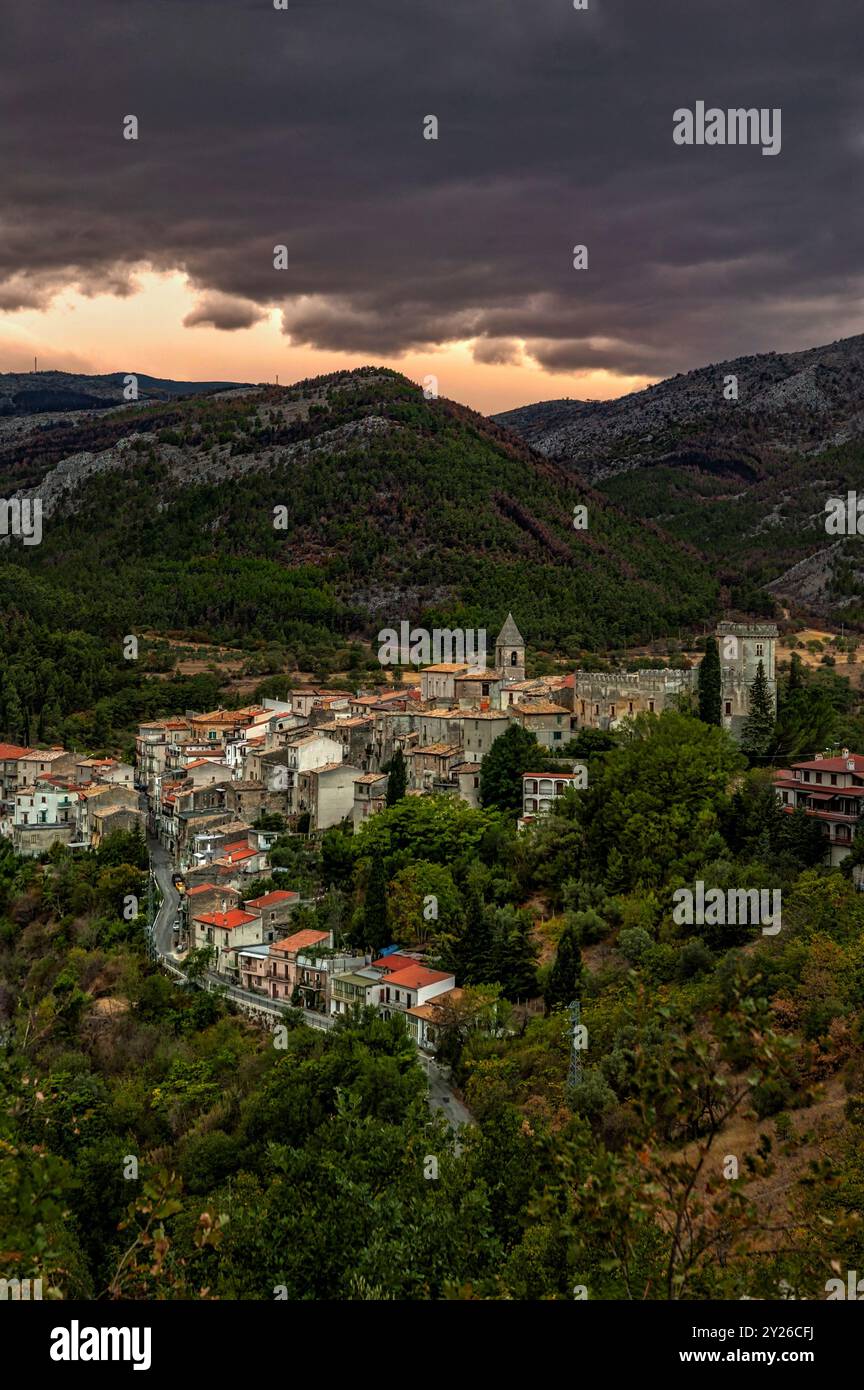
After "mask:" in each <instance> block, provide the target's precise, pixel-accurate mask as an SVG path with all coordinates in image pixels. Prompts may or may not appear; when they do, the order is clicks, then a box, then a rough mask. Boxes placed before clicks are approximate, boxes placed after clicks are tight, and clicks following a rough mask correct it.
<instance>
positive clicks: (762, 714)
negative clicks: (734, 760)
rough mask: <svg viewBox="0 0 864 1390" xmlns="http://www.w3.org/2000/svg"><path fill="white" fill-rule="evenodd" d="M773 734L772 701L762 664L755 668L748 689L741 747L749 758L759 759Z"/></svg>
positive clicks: (766, 748) (766, 749) (765, 750)
mask: <svg viewBox="0 0 864 1390" xmlns="http://www.w3.org/2000/svg"><path fill="white" fill-rule="evenodd" d="M773 734H774V700H773V698H772V695H771V691H770V689H769V687H768V677H767V676H766V675H765V667H764V666H763V664H762V662H761V661H760V662H759V665H758V666H757V667H756V679H755V680H754V682H753V684H752V685H751V687H750V712H749V714H748V716H747V722H746V723H745V725H744V732H743V734H742V736H741V747H742V748H743V749H744V752H745V753H747V754H748V756H749V757H751V758H760V757H762V756H763V755H764V754H765V753H766V752H767V751H768V746H769V744H770V742H771V739H772V737H773Z"/></svg>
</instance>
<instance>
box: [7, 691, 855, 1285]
mask: <svg viewBox="0 0 864 1390" xmlns="http://www.w3.org/2000/svg"><path fill="white" fill-rule="evenodd" d="M611 742H612V745H613V746H611V747H610V746H608V743H607V746H606V748H605V750H603V751H601V750H600V749H599V748H598V749H595V751H593V752H591V753H590V754H589V765H590V773H591V775H590V780H589V787H588V790H587V791H585V792H581V793H571V794H570V795H569V797H568V798H566V799H565V800H564V801H562V802H561V803H559V804H558V805H557V807H556V808H555V810H554V812H553V813H552V814H551V815H550V816H549V817H548V818H547V819H546V821H545V822H544V823H543V824H542V825H541V826H540V827H538V828H537V830H536V832H535V833H533V834H531V835H521V834H519V833H517V832H516V830H515V820H514V818H513V815H512V813H508V812H506V811H501V810H499V809H497V808H496V807H494V806H489V807H486V808H485V809H482V810H472V809H470V808H469V807H467V806H464V805H461V804H460V803H458V802H454V801H453V800H450V799H448V798H436V797H421V798H406V799H403V800H402V801H400V802H399V803H397V804H396V805H395V806H393V807H391V808H388V809H387V810H384V811H382V812H381V813H380V814H379V815H377V816H376V817H374V818H373V820H371V821H370V822H369V823H368V825H367V826H366V827H365V828H364V829H363V830H362V831H361V833H359V834H358V835H355V836H351V835H346V834H343V833H342V832H341V831H340V830H331V831H328V832H327V833H326V834H325V836H324V837H323V841H322V842H321V844H320V846H318V847H316V846H315V845H314V844H312V843H307V842H305V841H302V840H298V838H297V837H296V836H295V837H290V836H288V837H284V838H283V839H282V840H280V841H279V842H278V843H277V845H276V847H275V848H274V850H273V863H274V865H277V866H279V867H280V868H281V869H283V870H284V871H285V872H283V873H280V874H279V876H278V877H279V886H280V887H282V888H284V887H286V886H290V887H292V888H297V889H302V890H303V891H304V892H308V891H309V890H310V889H316V888H317V889H320V890H323V891H324V896H323V897H322V898H321V900H320V903H319V904H318V905H317V906H315V907H303V908H301V909H298V912H299V916H298V917H297V918H296V919H295V923H296V925H297V926H298V927H299V926H310V927H325V928H326V929H327V930H332V931H334V933H335V936H336V940H337V941H342V942H346V943H350V944H353V945H354V946H363V945H366V946H369V947H371V948H372V949H376V950H377V949H380V947H381V945H382V943H383V942H385V941H394V942H396V943H397V944H399V945H401V946H403V947H405V948H411V947H416V946H417V945H418V944H422V945H424V946H425V948H426V949H427V951H428V952H429V953H430V958H431V959H432V960H433V961H437V962H439V963H440V964H441V965H443V966H445V967H446V968H447V969H455V970H456V971H457V972H458V976H459V980H460V984H461V986H462V988H461V993H459V992H457V994H456V995H455V996H454V997H453V998H452V999H451V1000H450V1001H449V1003H448V1004H447V1007H446V1008H444V1009H443V1010H442V1013H441V1015H440V1018H439V1026H440V1029H441V1033H440V1043H439V1060H441V1061H445V1062H448V1063H449V1064H450V1065H451V1066H452V1068H453V1075H454V1078H455V1080H456V1083H457V1084H458V1085H459V1086H460V1087H461V1088H462V1091H463V1094H464V1097H465V1099H466V1101H467V1103H468V1105H469V1107H470V1108H471V1110H472V1112H473V1114H474V1117H475V1119H476V1122H477V1123H476V1124H474V1125H470V1126H468V1127H467V1128H466V1129H463V1130H462V1131H461V1132H460V1135H459V1141H458V1143H456V1141H455V1138H454V1135H453V1134H452V1133H451V1132H450V1131H449V1130H448V1128H447V1125H446V1124H445V1122H444V1121H443V1120H442V1119H441V1117H440V1115H438V1116H436V1115H435V1114H433V1113H430V1110H429V1108H428V1105H427V1101H426V1099H425V1079H424V1076H423V1072H422V1070H421V1068H420V1066H419V1064H418V1062H417V1060H416V1053H415V1050H414V1047H413V1044H411V1043H410V1042H409V1040H408V1038H407V1035H406V1033H405V1031H404V1029H403V1026H402V1024H401V1021H400V1020H398V1019H395V1020H390V1021H389V1022H384V1021H382V1020H381V1019H380V1017H376V1016H374V1015H373V1014H372V1013H371V1011H370V1012H367V1013H363V1012H362V1011H361V1012H359V1013H358V1014H357V1015H356V1016H355V1017H353V1018H352V1017H350V1016H346V1017H345V1018H343V1019H341V1020H339V1021H338V1022H337V1023H336V1024H335V1026H334V1027H333V1029H332V1030H331V1031H330V1032H329V1033H322V1032H319V1031H317V1030H310V1029H309V1028H308V1027H307V1026H306V1025H305V1024H304V1023H303V1022H302V1021H301V1019H300V1017H299V1016H298V1015H297V1014H295V1013H294V1012H292V1011H291V1010H290V1009H287V1010H286V1012H285V1014H284V1018H283V1024H282V1025H280V1026H278V1027H277V1028H275V1029H274V1030H273V1031H271V1030H268V1029H266V1028H261V1027H258V1026H254V1025H252V1024H251V1023H250V1022H248V1021H247V1020H245V1019H244V1018H243V1017H241V1016H238V1015H236V1014H234V1013H232V1012H231V1007H230V1005H229V1004H228V1003H226V1002H225V1001H223V1000H221V999H219V998H218V997H216V996H214V995H213V994H208V993H205V992H203V991H202V990H200V989H199V988H197V987H196V986H195V983H194V975H195V971H194V970H193V969H192V968H190V971H189V976H190V983H189V984H188V985H186V986H183V985H178V984H176V983H175V982H174V981H173V980H172V979H169V978H167V977H166V976H164V975H162V974H161V973H160V972H159V971H158V969H157V968H156V967H154V966H153V965H152V964H150V963H149V962H148V959H147V955H146V950H145V932H144V920H143V917H138V918H136V919H133V920H132V921H127V920H125V918H124V916H123V912H122V908H123V904H124V903H125V902H126V901H127V895H128V894H130V893H133V894H136V895H140V894H141V892H142V888H143V883H144V873H143V872H142V869H143V866H144V865H145V863H146V857H145V854H144V847H143V842H142V841H141V840H140V839H139V838H138V837H136V836H135V835H124V834H115V835H113V836H111V837H109V838H108V839H107V840H106V841H105V843H104V844H103V845H102V846H101V847H100V848H99V850H98V851H95V852H90V853H88V854H86V855H84V856H83V857H82V856H80V855H79V856H78V857H73V856H72V854H71V853H70V852H69V851H68V850H63V849H60V848H59V847H58V848H56V849H55V850H54V851H53V852H52V854H51V855H50V857H49V859H48V861H47V862H46V863H44V864H37V863H34V862H33V861H27V862H24V861H21V860H16V859H15V858H14V856H13V855H12V854H11V852H10V851H9V849H8V848H2V849H0V854H2V859H0V1033H2V1041H3V1054H2V1061H0V1091H2V1106H0V1114H2V1119H0V1212H2V1215H0V1252H2V1253H0V1276H8V1277H13V1276H14V1275H15V1274H16V1273H19V1274H24V1273H25V1272H29V1273H30V1274H31V1275H32V1276H34V1277H35V1276H40V1277H43V1279H44V1280H45V1281H46V1288H50V1290H51V1292H52V1294H53V1295H54V1296H61V1297H65V1298H73V1297H91V1296H102V1297H107V1298H119V1297H127V1298H152V1297H158V1298H168V1299H183V1298H192V1299H200V1298H206V1299H214V1298H215V1299H231V1298H242V1299H254V1300H261V1299H264V1300H272V1299H273V1298H277V1297H286V1296H287V1297H288V1298H292V1299H294V1298H297V1299H308V1298H323V1299H327V1298H342V1299H344V1298H349V1299H374V1298H382V1297H383V1298H408V1299H440V1298H458V1299H466V1298H481V1299H482V1298H491V1299H501V1298H506V1299H509V1298H517V1299H555V1300H561V1299H564V1300H567V1299H572V1298H574V1297H577V1298H578V1297H584V1296H587V1297H589V1298H591V1299H597V1298H609V1299H617V1300H632V1299H640V1300H641V1299H660V1300H667V1299H678V1298H691V1299H697V1300H698V1299H706V1298H712V1297H721V1298H730V1299H737V1298H741V1297H744V1296H745V1295H746V1296H747V1297H751V1298H776V1297H778V1296H779V1291H780V1289H781V1287H782V1286H783V1284H784V1281H785V1286H786V1287H787V1288H788V1289H789V1290H790V1291H791V1296H794V1297H796V1298H820V1297H824V1296H825V1292H824V1291H825V1286H826V1279H828V1278H830V1277H832V1275H833V1273H834V1271H835V1269H836V1268H837V1267H839V1268H842V1269H843V1270H845V1269H854V1268H860V1265H861V1261H862V1259H864V1232H862V1228H861V1223H860V1214H859V1213H860V1207H861V1180H860V1161H859V1160H860V1145H861V1142H862V1120H864V1039H862V1034H861V1026H860V1011H861V1006H862V988H864V983H862V982H864V956H862V946H861V942H862V926H864V922H862V913H864V906H862V901H861V896H860V894H858V893H857V892H856V891H855V890H854V888H853V886H852V884H851V882H850V880H849V878H848V877H847V876H846V875H845V874H844V873H843V872H841V871H839V870H836V869H834V870H828V869H824V868H821V867H819V866H818V860H819V857H820V856H821V845H820V843H819V836H818V833H815V835H814V828H813V826H812V825H811V824H810V823H809V822H808V821H807V819H806V817H804V816H803V814H799V815H796V816H784V815H783V814H782V812H781V811H780V810H779V808H778V806H777V804H776V802H775V799H774V794H773V791H772V789H771V787H770V785H769V784H768V782H767V781H766V776H765V774H764V773H762V772H760V771H759V770H754V771H751V772H749V773H747V772H744V771H743V760H742V757H741V754H740V752H739V751H738V750H737V749H736V748H735V746H734V745H733V744H732V742H731V741H730V740H729V738H728V736H727V735H726V734H725V733H723V732H722V731H721V730H719V729H716V728H711V727H708V726H706V725H704V724H702V723H701V722H700V721H698V720H696V719H693V718H690V717H688V716H686V715H683V714H668V715H664V716H662V717H661V718H660V719H654V718H644V719H641V720H639V721H638V723H637V725H636V726H635V727H634V728H633V729H632V730H630V731H628V732H627V733H625V734H622V735H620V736H618V737H617V738H616V739H614V740H612V741H611ZM661 789H662V790H661ZM698 879H703V880H705V881H707V882H709V883H712V884H717V885H720V886H726V885H739V884H742V883H745V884H753V885H757V886H761V887H765V888H767V889H770V890H772V891H774V890H777V891H779V892H780V893H781V894H782V902H783V909H782V930H780V931H779V932H778V933H776V934H774V935H764V934H762V933H761V932H760V930H759V927H758V925H753V924H741V923H738V924H736V923H734V922H733V923H730V924H719V925H717V924H715V925H712V924H709V923H706V924H704V925H699V924H696V925H690V926H682V925H677V924H676V920H675V917H674V916H673V912H672V903H673V894H674V893H675V892H676V890H677V889H678V888H680V887H681V886H682V885H692V884H693V883H694V882H695V881H696V880H698ZM272 882H273V881H272V880H270V881H269V883H268V881H265V882H263V883H261V884H258V885H256V891H259V889H264V888H267V887H268V886H271V885H272ZM429 893H433V894H434V895H435V897H436V899H437V902H438V904H439V908H440V911H439V915H438V918H437V919H435V920H434V922H432V923H431V924H430V923H427V922H426V920H425V918H424V915H423V912H422V910H421V909H422V905H423V903H424V901H425V895H427V894H429ZM142 901H143V899H142ZM574 996H575V997H579V998H581V1002H582V1023H583V1025H584V1026H585V1027H586V1028H587V1034H586V1038H585V1042H584V1046H583V1048H582V1049H581V1050H580V1058H581V1066H580V1072H579V1075H578V1076H577V1078H576V1084H575V1086H568V1063H569V1057H570V1020H569V1014H568V1005H569V1002H570V1000H571V999H572V998H573V997H574ZM529 1001H533V1003H531V1004H530V1007H529ZM541 1001H542V1002H541ZM544 1007H545V1012H544ZM730 1160H734V1162H730ZM580 1291H581V1292H580Z"/></svg>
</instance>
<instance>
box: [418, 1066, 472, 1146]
mask: <svg viewBox="0 0 864 1390" xmlns="http://www.w3.org/2000/svg"><path fill="white" fill-rule="evenodd" d="M420 1063H421V1065H422V1067H423V1070H424V1071H425V1073H426V1076H427V1079H428V1082H429V1109H430V1110H440V1111H441V1113H442V1114H443V1115H446V1116H447V1119H448V1120H449V1121H450V1125H451V1127H452V1128H453V1129H458V1128H459V1126H460V1125H473V1124H474V1123H475V1121H474V1116H473V1115H472V1114H471V1111H470V1110H468V1109H467V1107H466V1106H464V1105H463V1104H462V1102H461V1100H459V1098H458V1096H457V1095H456V1094H455V1092H454V1091H453V1090H452V1089H451V1087H450V1085H449V1082H448V1080H447V1072H448V1068H446V1067H441V1066H439V1065H438V1063H437V1062H436V1061H435V1060H434V1058H432V1057H426V1056H424V1055H423V1053H420Z"/></svg>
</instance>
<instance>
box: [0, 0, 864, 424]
mask: <svg viewBox="0 0 864 1390" xmlns="http://www.w3.org/2000/svg"><path fill="white" fill-rule="evenodd" d="M588 3H589V8H588V10H587V11H577V10H574V9H573V6H572V0H288V8H287V10H284V11H283V10H276V9H274V7H273V3H272V0H146V3H133V2H132V0H125V2H124V0H80V3H77V4H65V5H50V6H45V5H40V4H36V3H32V0H31V3H25V0H10V3H9V4H8V5H7V6H5V7H4V15H3V22H2V57H0V67H2V72H3V81H2V83H0V189H2V198H0V369H5V370H12V369H18V370H22V369H27V368H29V366H30V365H32V357H33V355H34V353H38V354H39V356H40V359H41V360H40V366H46V367H47V366H56V367H66V368H68V369H77V368H82V367H83V368H95V369H98V370H106V371H107V370H118V369H123V370H134V369H138V370H140V371H147V372H151V373H154V374H159V375H175V376H195V377H201V378H207V377H213V376H227V377H232V378H235V379H250V380H260V379H272V378H273V377H274V376H275V374H276V373H279V378H280V381H283V382H284V381H288V380H292V379H296V378H298V377H302V376H305V375H310V374H314V373H317V372H319V371H324V370H332V369H333V368H334V367H337V366H340V365H343V364H345V365H350V366H354V365H358V364H360V363H364V362H386V363H388V364H390V365H393V366H396V367H399V368H401V369H402V370H405V371H406V372H407V373H408V374H409V375H411V376H413V377H415V378H416V379H419V378H420V377H421V376H422V375H424V374H425V373H427V372H432V373H435V374H436V375H438V377H439V381H440V390H441V392H442V394H444V395H448V396H453V397H455V398H457V399H461V400H465V401H467V402H468V403H469V404H472V405H475V406H477V407H478V408H480V409H487V410H493V409H503V408H506V407H507V406H511V405H518V404H523V403H525V402H527V401H530V400H536V399H544V398H549V397H555V396H565V395H570V396H609V395H619V394H621V393H622V392H624V391H627V390H631V389H633V388H634V387H638V386H641V385H644V384H645V383H646V382H648V381H650V380H655V379H657V378H658V377H662V376H667V375H669V374H671V373H674V372H676V371H684V370H687V369H688V368H689V367H694V366H700V365H704V364H705V363H706V362H711V361H719V360H721V359H723V358H725V357H730V356H735V355H737V354H741V353H747V352H758V351H767V350H770V349H777V350H780V351H782V350H784V349H791V348H800V347H807V346H813V345H815V344H817V343H821V342H827V341H831V340H832V339H834V338H838V337H843V336H846V335H848V334H852V333H857V332H860V331H862V329H864V318H862V290H861V285H862V279H861V272H860V263H861V256H862V247H864V236H862V231H864V227H862V221H864V218H862V196H861V190H862V174H864V67H862V63H861V50H862V40H864V6H862V3H861V0H822V3H820V4H814V3H813V0H660V2H659V3H653V0H588ZM700 100H701V101H704V102H705V103H706V104H707V105H708V106H709V107H711V106H714V107H719V108H722V109H724V110H725V109H727V108H731V107H739V106H743V107H757V108H762V107H765V108H770V109H773V108H775V107H777V108H780V110H781V112H782V146H781V150H780V153H779V154H778V155H777V156H775V157H766V156H763V155H762V153H761V150H760V148H759V147H751V146H747V147H729V146H713V147H709V146H701V147H700V146H694V147H691V148H687V147H682V146H679V145H676V144H675V143H674V142H673V139H672V132H673V112H674V111H675V110H676V109H678V108H681V107H691V108H692V107H694V106H695V104H696V102H697V101H700ZM127 115H135V116H137V118H138V122H139V138H138V140H137V141H132V140H124V138H123V118H124V116H127ZM429 115H434V116H436V117H437V119H438V123H439V129H438V139H437V140H426V139H424V136H423V129H424V118H425V117H426V116H429ZM277 244H284V245H286V246H287V248H288V257H287V260H288V266H287V269H284V270H276V269H274V265H273V247H274V245H277ZM576 244H584V245H586V246H587V248H588V269H587V270H580V271H577V270H574V269H573V264H572V262H573V247H574V245H576Z"/></svg>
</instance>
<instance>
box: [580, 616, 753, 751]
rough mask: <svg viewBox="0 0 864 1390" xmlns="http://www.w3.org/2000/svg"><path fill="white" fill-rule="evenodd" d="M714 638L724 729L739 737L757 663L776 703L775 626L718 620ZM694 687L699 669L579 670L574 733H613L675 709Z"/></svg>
mask: <svg viewBox="0 0 864 1390" xmlns="http://www.w3.org/2000/svg"><path fill="white" fill-rule="evenodd" d="M714 635H715V637H716V639H717V645H718V649H719V654H720V678H721V695H720V698H721V706H720V709H721V715H722V721H723V725H724V727H725V728H727V729H729V730H730V732H731V733H732V734H733V735H734V736H735V737H736V738H740V736H741V732H742V730H743V728H744V724H745V722H746V719H747V716H748V714H749V707H750V689H751V687H752V685H753V682H754V680H755V679H756V672H757V670H758V667H759V662H760V661H761V662H762V666H763V669H764V671H765V677H766V679H767V681H768V688H769V690H770V692H771V695H772V698H773V699H774V701H775V704H776V700H777V678H776V671H775V647H776V642H777V635H778V634H777V628H776V626H775V625H774V624H773V623H728V622H722V623H718V624H717V628H716V630H715V634H714ZM698 685H699V667H698V665H697V666H694V667H691V668H689V669H686V670H680V671H679V670H665V669H657V670H645V671H577V672H576V679H575V684H574V704H573V713H574V724H575V727H576V728H577V729H580V728H582V729H584V728H590V729H614V728H615V727H616V726H617V724H618V723H619V722H620V720H622V719H633V718H635V717H636V715H638V714H662V713H663V711H664V710H665V709H676V708H677V707H678V704H679V702H680V700H681V697H684V698H685V699H688V698H689V697H690V696H691V695H695V694H696V691H697V690H698Z"/></svg>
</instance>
